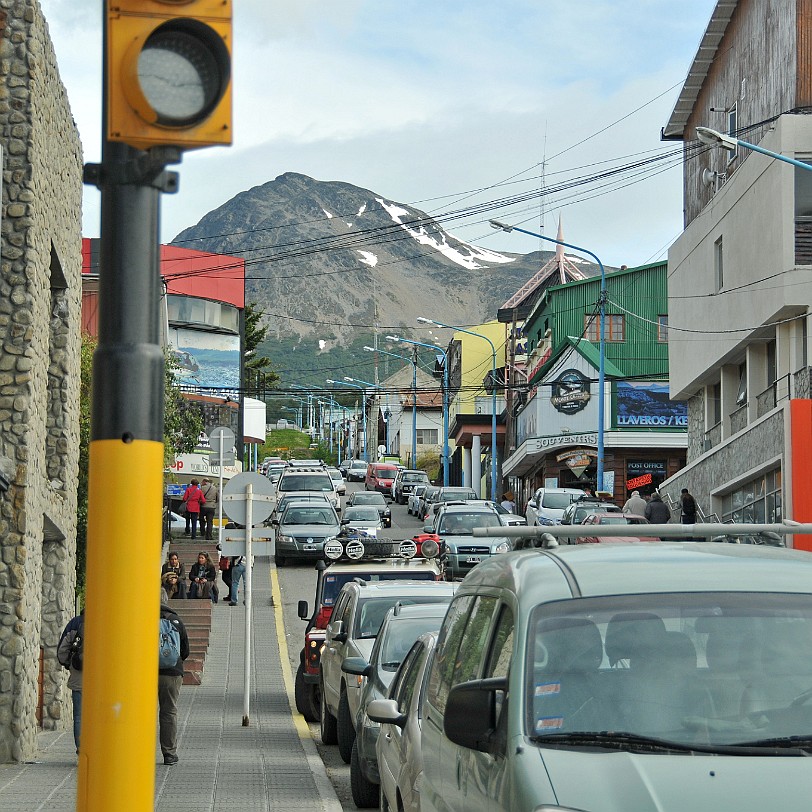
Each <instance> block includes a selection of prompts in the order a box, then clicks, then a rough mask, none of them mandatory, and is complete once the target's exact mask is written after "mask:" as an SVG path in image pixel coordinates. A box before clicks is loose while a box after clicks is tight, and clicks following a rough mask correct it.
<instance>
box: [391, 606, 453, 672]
mask: <svg viewBox="0 0 812 812" xmlns="http://www.w3.org/2000/svg"><path fill="white" fill-rule="evenodd" d="M442 622H443V616H442V615H439V614H438V615H437V616H436V617H410V618H403V619H402V620H390V621H389V626H388V627H387V632H386V636H385V637H384V638H383V639H382V640H381V643H382V644H383V646H382V650H381V656H380V667H381V670H382V671H397V670H398V666H399V665H400V664H401V663H402V662H403V660H404V659H405V657H406V655H407V654H408V653H409V649H410V648H411V647H412V646H413V645H414V642H415V640H417V638H418V637H420V635H421V634H425V633H426V632H436V631H439V630H440V624H441V623H442Z"/></svg>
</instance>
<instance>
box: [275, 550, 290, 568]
mask: <svg viewBox="0 0 812 812" xmlns="http://www.w3.org/2000/svg"><path fill="white" fill-rule="evenodd" d="M273 563H274V564H276V566H277V569H281V568H282V567H284V566H285V564H287V563H288V560H287V558H285V556H283V555H279V553H274V554H273Z"/></svg>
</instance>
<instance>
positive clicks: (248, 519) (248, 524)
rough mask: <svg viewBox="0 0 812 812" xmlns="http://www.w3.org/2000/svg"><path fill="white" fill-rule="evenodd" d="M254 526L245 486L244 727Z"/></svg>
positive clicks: (246, 719) (248, 683)
mask: <svg viewBox="0 0 812 812" xmlns="http://www.w3.org/2000/svg"><path fill="white" fill-rule="evenodd" d="M253 526H254V486H253V485H252V484H251V483H250V482H249V483H248V484H247V485H246V486H245V586H244V589H245V664H244V668H245V673H244V675H243V698H242V726H243V727H248V724H249V700H250V698H251V569H252V567H251V559H252V555H251V542H252V541H253V533H254V531H253Z"/></svg>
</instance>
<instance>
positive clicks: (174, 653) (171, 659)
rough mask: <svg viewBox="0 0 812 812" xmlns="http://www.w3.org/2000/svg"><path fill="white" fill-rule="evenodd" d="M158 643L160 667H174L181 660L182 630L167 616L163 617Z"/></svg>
mask: <svg viewBox="0 0 812 812" xmlns="http://www.w3.org/2000/svg"><path fill="white" fill-rule="evenodd" d="M158 645H159V647H158V668H174V667H175V666H176V665H177V664H178V660H180V632H179V631H178V629H177V626H175V624H174V623H173V622H172V621H171V620H169V619H168V618H165V617H162V618H161V623H160V634H159V640H158Z"/></svg>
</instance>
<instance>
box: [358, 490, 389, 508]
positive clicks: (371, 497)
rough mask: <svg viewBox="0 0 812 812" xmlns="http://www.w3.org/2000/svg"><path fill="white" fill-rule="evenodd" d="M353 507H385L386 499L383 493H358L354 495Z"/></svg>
mask: <svg viewBox="0 0 812 812" xmlns="http://www.w3.org/2000/svg"><path fill="white" fill-rule="evenodd" d="M352 503H353V505H385V504H386V499H384V498H383V494H382V493H377V492H375V493H372V492H370V493H362V492H358V493H355V494H353V497H352Z"/></svg>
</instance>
